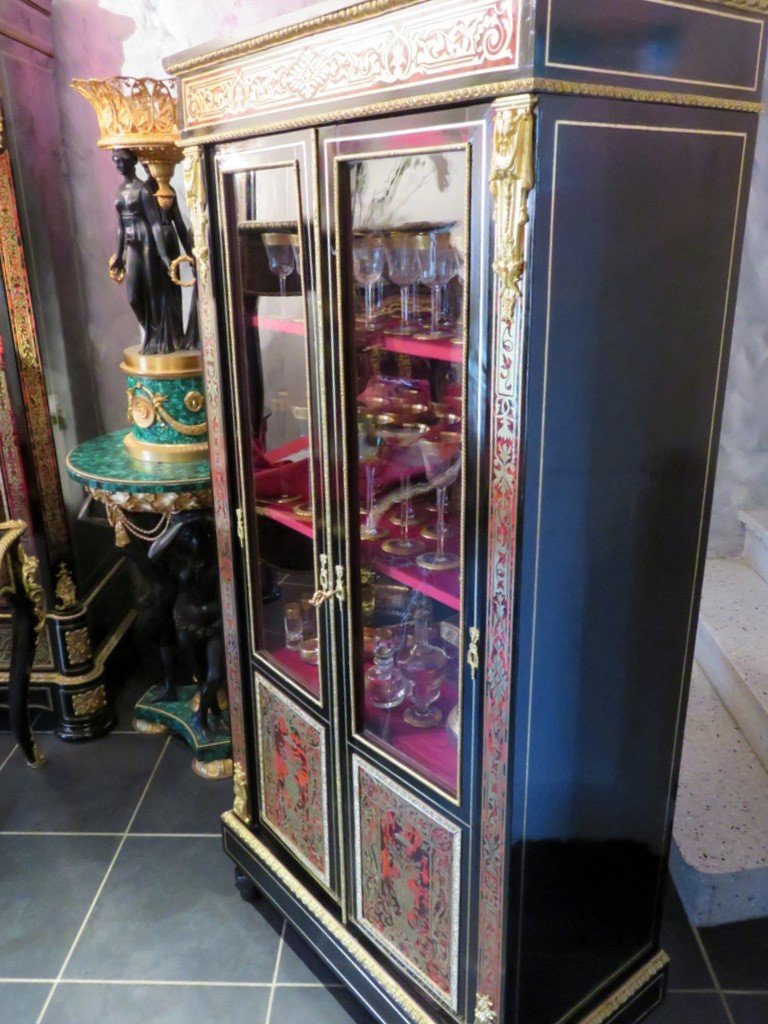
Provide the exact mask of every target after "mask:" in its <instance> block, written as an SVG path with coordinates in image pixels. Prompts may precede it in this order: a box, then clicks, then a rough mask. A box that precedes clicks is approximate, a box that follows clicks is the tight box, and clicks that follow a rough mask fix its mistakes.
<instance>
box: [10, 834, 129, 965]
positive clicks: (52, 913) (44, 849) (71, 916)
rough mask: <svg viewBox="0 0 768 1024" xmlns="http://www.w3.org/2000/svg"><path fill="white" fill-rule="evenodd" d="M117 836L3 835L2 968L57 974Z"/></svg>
mask: <svg viewBox="0 0 768 1024" xmlns="http://www.w3.org/2000/svg"><path fill="white" fill-rule="evenodd" d="M118 842H119V840H118V839H114V838H109V837H107V836H0V865H2V870H0V965H2V966H1V967H0V971H1V972H2V975H3V977H6V978H51V977H55V976H56V975H57V974H58V972H59V969H60V968H61V965H62V963H63V962H64V957H65V956H66V955H67V953H68V952H69V948H70V946H71V945H72V942H73V940H74V938H75V935H76V934H77V930H78V928H79V927H80V924H81V922H82V920H83V918H84V917H85V914H86V912H87V910H88V907H89V906H90V904H91V900H92V899H93V897H94V895H95V893H96V890H97V889H98V887H99V885H100V884H101V880H102V878H103V877H104V872H105V871H106V870H107V867H108V865H109V862H110V860H111V859H112V857H113V856H114V853H115V850H116V849H117V844H118Z"/></svg>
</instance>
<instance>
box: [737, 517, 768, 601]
mask: <svg viewBox="0 0 768 1024" xmlns="http://www.w3.org/2000/svg"><path fill="white" fill-rule="evenodd" d="M739 519H740V520H741V521H742V523H743V524H744V526H745V528H746V533H745V534H744V561H745V562H746V563H747V565H750V566H751V567H752V568H753V569H754V570H755V572H756V573H757V574H758V575H759V576H762V578H763V579H764V580H765V581H766V582H767V583H768V508H758V509H755V510H754V511H752V512H746V511H745V512H739Z"/></svg>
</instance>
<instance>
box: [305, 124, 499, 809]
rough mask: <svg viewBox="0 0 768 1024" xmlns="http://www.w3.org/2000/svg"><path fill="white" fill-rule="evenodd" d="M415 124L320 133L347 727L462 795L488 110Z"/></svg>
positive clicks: (431, 782) (437, 784)
mask: <svg viewBox="0 0 768 1024" xmlns="http://www.w3.org/2000/svg"><path fill="white" fill-rule="evenodd" d="M461 116H462V115H460V116H459V119H461ZM421 120H422V123H423V118H422V119H421ZM417 124H418V122H416V120H415V119H414V120H412V121H411V122H410V123H409V122H407V121H405V119H400V120H399V121H398V122H397V128H396V129H393V130H392V131H389V132H388V131H387V130H386V128H382V126H381V122H379V123H378V124H375V125H370V126H368V129H367V130H366V127H365V126H355V127H356V129H357V131H355V132H354V133H353V132H348V133H345V134H346V135H347V137H346V138H343V139H338V140H336V139H335V138H333V137H332V133H331V132H329V133H328V135H329V136H331V137H326V138H324V140H323V153H324V156H323V159H324V175H325V177H326V180H327V181H328V194H329V195H333V197H334V203H335V218H336V223H335V226H334V227H335V232H334V237H335V238H336V251H337V259H338V295H337V309H338V311H339V316H338V319H339V326H340V331H341V338H340V339H339V344H340V345H341V347H342V348H343V370H344V375H343V381H342V403H343V406H344V414H343V417H342V418H343V424H344V440H343V449H344V453H345V454H344V457H343V462H344V479H345V482H346V500H347V513H346V520H347V522H346V541H347V560H348V563H349V569H350V600H349V610H348V616H349V646H350V674H351V677H352V688H353V697H352V702H353V707H352V719H353V721H352V730H353V734H354V736H355V737H356V738H357V739H358V740H360V741H362V742H363V743H364V744H367V745H369V746H372V747H373V748H374V749H375V750H377V751H378V753H379V754H380V756H381V757H382V758H383V759H389V760H390V761H394V763H395V764H396V765H397V766H398V767H399V768H401V769H405V770H406V771H408V772H411V773H414V774H416V775H417V776H418V777H419V779H421V780H422V781H424V782H426V783H427V784H429V785H430V786H433V787H436V788H437V789H439V790H441V791H443V792H445V793H446V794H448V796H449V797H450V798H452V799H453V800H458V795H459V790H460V779H459V775H460V771H459V768H460V762H461V750H460V748H461V742H462V741H461V733H462V718H463V711H464V707H463V704H464V701H463V695H462V691H463V677H464V674H465V673H464V664H465V657H466V651H465V643H464V589H465V577H466V573H467V559H466V557H465V556H466V550H467V545H466V537H465V524H466V522H467V518H468V515H469V513H468V508H469V505H468V500H469V499H468V490H467V480H466V477H467V351H468V336H469V331H468V324H469V315H470V308H469V307H470V303H469V301H468V297H469V288H468V287H467V281H468V280H469V275H468V267H469V252H470V219H471V210H472V203H471V194H472V174H473V171H472V147H473V144H474V143H475V141H476V138H477V136H478V131H480V132H482V131H483V130H484V126H483V125H482V123H481V122H474V123H463V124H459V125H457V126H453V127H451V126H445V127H440V128H436V127H435V126H434V119H433V120H432V124H431V125H430V126H429V128H424V127H421V128H419V127H417ZM340 134H341V130H340ZM353 134H354V137H350V136H352V135H353ZM478 219H479V218H478ZM477 301H478V302H479V301H480V300H479V298H478V299H477ZM472 315H474V316H476V315H477V309H476V308H475V309H474V310H473V311H472ZM473 493H474V492H473ZM472 500H474V498H473V499H472ZM471 515H472V518H473V519H477V518H479V517H478V515H477V513H476V512H473V513H472V514H471Z"/></svg>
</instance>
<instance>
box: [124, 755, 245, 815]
mask: <svg viewBox="0 0 768 1024" xmlns="http://www.w3.org/2000/svg"><path fill="white" fill-rule="evenodd" d="M231 806H232V780H231V779H201V778H200V777H199V776H198V775H195V773H194V772H193V771H192V751H191V750H190V749H189V747H188V746H187V745H186V743H184V742H183V741H182V740H181V739H180V738H179V737H178V736H173V737H172V738H171V742H170V743H169V744H168V749H167V750H166V752H165V754H164V755H163V760H162V761H161V763H160V767H159V768H158V770H157V774H156V775H155V777H154V779H153V780H152V785H151V786H150V787H149V790H148V792H147V795H146V798H145V799H144V803H143V804H142V805H141V809H140V811H139V813H138V815H137V816H136V821H135V822H134V824H133V828H132V831H133V832H216V833H218V832H219V831H220V829H221V822H220V820H219V819H220V818H221V815H222V814H223V813H224V811H226V810H229V808H231Z"/></svg>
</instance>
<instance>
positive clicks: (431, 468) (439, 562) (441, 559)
mask: <svg viewBox="0 0 768 1024" xmlns="http://www.w3.org/2000/svg"><path fill="white" fill-rule="evenodd" d="M419 444H420V445H421V451H422V456H423V458H424V467H425V469H426V471H427V479H428V480H434V481H435V483H436V491H437V495H436V497H437V522H436V523H435V528H434V532H435V537H436V538H437V548H436V550H435V551H428V552H427V553H426V554H423V555H419V556H418V558H417V559H416V563H417V565H420V566H421V568H422V569H430V570H434V571H438V572H444V571H445V570H446V569H456V568H457V567H458V566H459V564H460V561H459V559H458V557H457V556H456V555H453V554H448V553H447V552H446V550H445V538H446V535H447V533H448V525H447V523H446V521H445V520H446V517H445V513H446V506H447V501H448V485H449V483H451V482H452V477H451V475H450V469H451V459H452V457H453V455H455V453H456V447H455V445H448V444H445V443H441V442H438V441H420V442H419Z"/></svg>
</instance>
